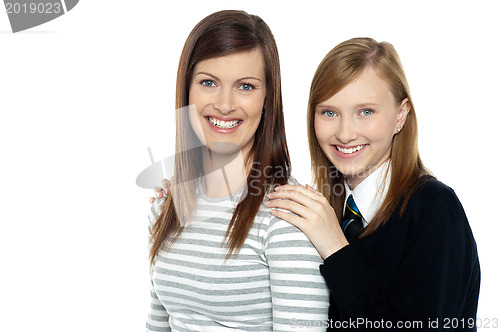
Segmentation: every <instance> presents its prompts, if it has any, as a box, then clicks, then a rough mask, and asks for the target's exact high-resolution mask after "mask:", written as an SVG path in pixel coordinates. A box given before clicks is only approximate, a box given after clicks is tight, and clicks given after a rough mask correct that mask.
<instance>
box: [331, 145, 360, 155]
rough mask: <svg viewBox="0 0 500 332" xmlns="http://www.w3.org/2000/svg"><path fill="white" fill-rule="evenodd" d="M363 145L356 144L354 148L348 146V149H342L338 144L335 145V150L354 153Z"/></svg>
mask: <svg viewBox="0 0 500 332" xmlns="http://www.w3.org/2000/svg"><path fill="white" fill-rule="evenodd" d="M364 147H365V146H364V145H358V146H356V147H354V148H349V149H344V148H341V147H340V146H338V145H337V146H336V148H337V150H338V151H340V152H342V153H345V154H351V153H354V152H357V151H359V150H361V149H362V148H364Z"/></svg>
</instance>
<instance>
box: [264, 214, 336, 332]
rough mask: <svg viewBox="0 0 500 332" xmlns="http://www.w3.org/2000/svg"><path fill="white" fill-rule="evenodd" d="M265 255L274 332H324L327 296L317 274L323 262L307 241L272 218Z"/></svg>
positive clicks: (295, 230)
mask: <svg viewBox="0 0 500 332" xmlns="http://www.w3.org/2000/svg"><path fill="white" fill-rule="evenodd" d="M265 255H266V258H267V261H268V265H269V275H270V280H271V297H272V308H273V331H295V332H296V331H297V329H298V328H299V329H301V330H302V328H305V329H304V330H305V331H307V332H311V331H325V330H326V327H327V324H328V308H329V292H328V288H327V286H326V283H325V281H324V279H323V277H322V276H321V274H320V272H319V265H320V264H322V263H323V260H322V259H321V257H320V256H319V254H318V252H317V251H316V249H315V248H314V246H313V245H312V244H311V242H310V241H309V239H308V238H307V237H306V236H305V235H304V233H302V232H301V231H300V230H299V229H298V228H297V227H295V226H293V225H291V224H289V223H287V222H286V221H284V220H282V219H279V218H276V217H272V218H271V220H270V227H269V230H268V234H267V239H266V243H265ZM301 327H302V328H301Z"/></svg>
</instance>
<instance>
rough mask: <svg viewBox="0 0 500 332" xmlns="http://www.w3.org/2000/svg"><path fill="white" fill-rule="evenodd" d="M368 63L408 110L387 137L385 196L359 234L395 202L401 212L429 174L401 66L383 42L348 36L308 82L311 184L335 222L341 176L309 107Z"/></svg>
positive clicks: (378, 223) (388, 213)
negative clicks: (389, 138)
mask: <svg viewBox="0 0 500 332" xmlns="http://www.w3.org/2000/svg"><path fill="white" fill-rule="evenodd" d="M369 66H371V67H372V68H374V70H375V71H376V72H377V74H378V75H379V76H380V77H381V78H382V79H384V80H386V81H387V82H388V83H389V86H390V88H391V91H392V94H393V95H394V97H395V99H396V102H398V103H401V102H402V101H403V100H404V99H405V98H408V100H409V105H410V112H409V113H408V115H407V118H406V122H405V125H404V127H403V128H402V130H401V131H400V132H399V133H398V134H396V135H394V137H393V140H392V150H391V156H390V165H391V182H390V185H389V188H388V191H387V195H386V197H385V199H384V201H383V203H382V206H381V207H380V209H379V210H378V211H377V213H376V215H375V216H374V218H373V220H372V221H371V222H370V223H369V224H368V226H367V227H366V228H365V230H364V232H363V234H362V237H364V236H367V235H369V234H372V233H373V232H374V231H375V230H376V229H377V228H378V227H380V226H381V225H383V224H384V223H385V222H386V221H387V220H389V218H390V216H391V215H392V214H393V213H394V211H395V209H396V208H397V206H398V204H400V203H401V209H400V211H399V213H400V214H401V215H402V214H403V213H404V211H405V209H406V206H407V204H408V200H409V198H410V197H411V195H412V193H413V192H414V191H415V190H416V189H417V187H418V186H419V185H420V184H421V183H422V181H421V179H422V176H423V175H428V174H429V172H428V171H427V169H426V168H425V167H424V165H423V163H422V161H421V159H420V155H419V152H418V137H417V136H418V132H417V117H416V115H415V108H414V106H413V102H412V99H411V95H410V89H409V85H408V82H407V80H406V76H405V73H404V70H403V66H402V64H401V61H400V59H399V56H398V54H397V52H396V50H395V48H394V47H393V46H392V45H391V44H389V43H387V42H380V43H379V42H377V41H375V40H373V39H371V38H353V39H350V40H347V41H345V42H343V43H341V44H339V45H337V46H336V47H335V48H333V49H332V50H331V51H330V52H329V53H328V54H327V55H326V56H325V58H324V59H323V61H322V62H321V63H320V65H319V66H318V69H317V70H316V73H315V74H314V77H313V81H312V84H311V90H310V94H309V104H308V111H307V130H308V138H309V149H310V153H311V164H312V173H313V179H314V183H315V185H316V186H317V188H318V190H319V191H321V192H322V193H323V195H325V197H326V198H327V199H328V200H329V202H330V204H331V205H332V206H333V208H334V209H335V212H336V214H337V218H338V220H339V221H340V222H341V221H342V213H343V208H344V201H345V187H344V183H345V182H344V176H343V174H341V173H340V172H338V170H337V169H336V168H335V166H334V165H332V163H331V162H330V161H329V160H328V158H327V157H326V156H325V154H324V153H323V151H322V150H321V148H320V145H319V143H318V140H317V138H316V133H315V130H314V117H315V114H316V112H315V111H316V106H317V105H318V104H319V103H321V102H323V101H325V100H327V99H329V98H330V97H332V96H333V95H335V94H336V93H337V92H339V91H340V90H342V89H343V88H344V87H345V86H346V85H348V84H349V83H351V82H353V81H354V80H356V79H357V78H358V77H359V76H360V74H361V73H362V71H363V70H364V69H366V68H367V67H369ZM402 199H403V200H402ZM401 200H402V201H401Z"/></svg>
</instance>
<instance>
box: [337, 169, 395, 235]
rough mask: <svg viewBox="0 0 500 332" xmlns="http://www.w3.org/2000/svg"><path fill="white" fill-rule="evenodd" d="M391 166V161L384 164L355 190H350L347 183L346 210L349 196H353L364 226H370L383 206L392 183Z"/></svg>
mask: <svg viewBox="0 0 500 332" xmlns="http://www.w3.org/2000/svg"><path fill="white" fill-rule="evenodd" d="M389 166H390V162H389V161H386V162H384V163H383V164H382V165H380V167H379V168H377V169H376V170H375V171H374V172H373V173H372V174H370V175H369V176H368V177H367V178H366V179H364V180H363V181H362V182H361V183H360V184H358V185H357V186H356V188H354V189H353V190H351V188H349V185H348V184H347V181H346V182H345V188H346V198H345V202H344V209H345V204H346V202H347V198H348V197H349V195H352V198H353V199H354V202H355V203H356V206H357V207H358V209H359V212H361V216H362V217H363V225H364V226H366V225H368V224H369V223H370V221H372V219H373V217H375V214H376V213H377V211H378V209H379V208H380V206H382V202H383V201H384V199H385V196H386V195H387V190H389V184H390V181H391V168H390V167H389Z"/></svg>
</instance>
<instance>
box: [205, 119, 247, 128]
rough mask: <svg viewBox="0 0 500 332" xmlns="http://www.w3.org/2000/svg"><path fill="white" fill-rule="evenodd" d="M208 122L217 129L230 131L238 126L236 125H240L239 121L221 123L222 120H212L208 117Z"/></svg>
mask: <svg viewBox="0 0 500 332" xmlns="http://www.w3.org/2000/svg"><path fill="white" fill-rule="evenodd" d="M208 121H209V122H210V123H211V124H212V125H214V126H216V127H218V128H221V129H230V128H234V127H236V126H237V125H238V123H240V120H233V121H222V120H219V119H215V118H212V117H208Z"/></svg>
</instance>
